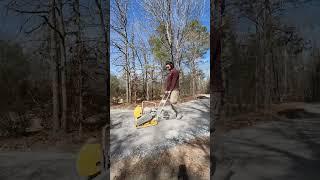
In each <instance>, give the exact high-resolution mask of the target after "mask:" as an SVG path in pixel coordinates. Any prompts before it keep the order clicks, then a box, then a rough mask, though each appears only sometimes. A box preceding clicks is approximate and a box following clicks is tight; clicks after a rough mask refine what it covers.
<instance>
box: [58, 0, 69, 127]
mask: <svg viewBox="0 0 320 180" xmlns="http://www.w3.org/2000/svg"><path fill="white" fill-rule="evenodd" d="M58 3H59V10H60V18H59V30H60V33H61V34H62V38H61V43H60V52H61V64H62V66H61V70H62V71H61V93H62V94H61V95H62V117H61V122H62V128H63V129H64V131H65V132H67V130H68V122H67V107H68V104H67V84H66V77H67V55H66V44H65V27H64V16H63V4H62V0H58Z"/></svg>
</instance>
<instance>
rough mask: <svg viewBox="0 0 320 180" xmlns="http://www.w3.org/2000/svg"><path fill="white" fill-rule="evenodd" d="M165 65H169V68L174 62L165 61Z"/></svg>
mask: <svg viewBox="0 0 320 180" xmlns="http://www.w3.org/2000/svg"><path fill="white" fill-rule="evenodd" d="M166 65H170V66H171V68H174V64H173V62H171V61H167V62H166Z"/></svg>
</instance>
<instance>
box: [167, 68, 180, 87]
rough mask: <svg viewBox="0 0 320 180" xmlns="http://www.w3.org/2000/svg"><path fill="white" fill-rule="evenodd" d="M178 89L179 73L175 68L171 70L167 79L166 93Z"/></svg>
mask: <svg viewBox="0 0 320 180" xmlns="http://www.w3.org/2000/svg"><path fill="white" fill-rule="evenodd" d="M177 89H179V71H178V70H176V69H175V68H173V69H171V71H170V73H169V75H168V77H167V87H166V90H167V91H172V90H177Z"/></svg>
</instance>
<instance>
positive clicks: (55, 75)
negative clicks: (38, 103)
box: [49, 0, 60, 131]
mask: <svg viewBox="0 0 320 180" xmlns="http://www.w3.org/2000/svg"><path fill="white" fill-rule="evenodd" d="M55 8H56V2H55V0H51V2H50V12H51V13H50V23H51V24H56V23H55V22H56V15H55ZM49 32H50V62H51V73H52V74H51V76H52V104H53V107H52V108H53V109H52V119H53V130H54V131H58V130H59V129H60V118H59V109H60V107H59V105H60V103H59V62H58V61H57V60H58V59H57V57H56V55H55V54H56V53H55V52H56V49H57V46H56V45H57V43H56V41H55V40H56V36H55V34H56V32H55V31H54V29H52V28H49Z"/></svg>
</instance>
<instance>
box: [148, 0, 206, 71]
mask: <svg viewBox="0 0 320 180" xmlns="http://www.w3.org/2000/svg"><path fill="white" fill-rule="evenodd" d="M202 5H203V4H202V2H201V1H195V0H188V1H180V0H144V1H143V7H144V9H145V10H146V11H147V12H148V13H149V14H150V15H151V17H152V18H153V20H154V22H155V24H156V26H158V25H163V26H164V27H165V34H166V36H165V37H166V38H165V42H164V44H165V45H166V46H168V48H169V49H170V55H171V60H172V61H173V62H174V63H176V64H177V67H178V68H180V66H181V63H182V47H183V44H184V31H183V30H184V28H185V27H186V26H187V24H188V22H190V21H191V20H194V19H198V17H199V15H200V12H201V11H199V9H201V8H202Z"/></svg>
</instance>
